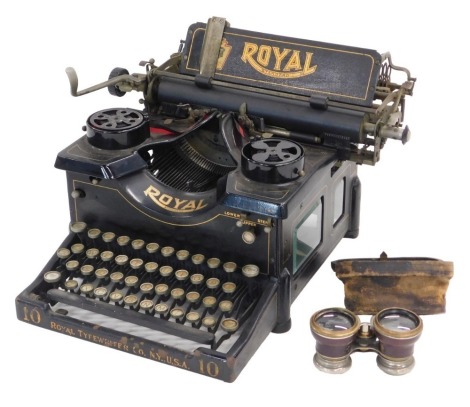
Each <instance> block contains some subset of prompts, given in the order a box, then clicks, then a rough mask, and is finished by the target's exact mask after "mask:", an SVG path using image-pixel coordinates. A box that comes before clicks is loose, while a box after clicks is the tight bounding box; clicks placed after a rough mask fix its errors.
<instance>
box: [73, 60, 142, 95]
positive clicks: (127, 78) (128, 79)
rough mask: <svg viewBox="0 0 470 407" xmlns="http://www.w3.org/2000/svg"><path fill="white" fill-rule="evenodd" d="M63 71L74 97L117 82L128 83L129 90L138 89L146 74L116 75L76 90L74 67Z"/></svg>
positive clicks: (76, 81) (76, 82)
mask: <svg viewBox="0 0 470 407" xmlns="http://www.w3.org/2000/svg"><path fill="white" fill-rule="evenodd" d="M65 73H66V74H67V76H68V78H69V82H70V93H71V94H72V96H74V97H77V96H82V95H86V94H87V93H91V92H95V91H97V90H100V89H103V88H107V87H108V86H115V85H117V84H119V83H123V84H126V85H129V86H130V89H129V90H132V89H136V90H138V88H139V87H140V86H141V85H142V84H143V83H144V82H145V80H146V75H140V74H133V75H120V76H116V77H115V78H112V79H109V80H107V81H105V82H101V83H99V84H97V85H94V86H91V87H89V88H86V89H83V90H81V91H78V76H77V72H76V71H75V69H73V68H72V67H68V68H66V69H65Z"/></svg>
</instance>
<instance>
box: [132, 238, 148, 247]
mask: <svg viewBox="0 0 470 407" xmlns="http://www.w3.org/2000/svg"><path fill="white" fill-rule="evenodd" d="M131 245H132V248H133V249H134V250H140V249H143V248H144V246H145V242H144V241H143V240H142V239H135V240H133V241H132V243H131Z"/></svg>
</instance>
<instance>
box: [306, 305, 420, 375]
mask: <svg viewBox="0 0 470 407" xmlns="http://www.w3.org/2000/svg"><path fill="white" fill-rule="evenodd" d="M310 330H311V331H312V335H313V337H314V338H315V340H316V353H315V356H314V358H313V362H314V364H315V366H316V367H317V368H318V369H319V370H321V371H323V372H327V373H344V372H346V371H347V370H348V369H349V368H350V367H351V363H352V362H351V353H353V352H376V353H377V365H378V366H379V368H380V369H382V370H383V371H384V372H385V373H388V374H391V375H403V374H406V373H408V372H410V371H411V370H412V369H413V367H414V363H415V361H414V357H413V350H414V344H415V342H416V341H417V340H418V339H419V337H420V335H421V332H422V331H423V321H422V320H421V318H420V317H419V316H418V315H417V314H415V313H414V312H412V311H409V310H406V309H403V308H387V309H384V310H382V311H380V312H379V313H377V314H376V315H374V316H373V317H372V319H371V322H370V323H367V322H366V323H361V320H360V319H359V317H358V316H357V315H355V314H353V313H352V312H351V311H349V310H347V309H344V308H327V309H323V310H321V311H318V312H316V313H315V314H313V315H312V317H311V319H310Z"/></svg>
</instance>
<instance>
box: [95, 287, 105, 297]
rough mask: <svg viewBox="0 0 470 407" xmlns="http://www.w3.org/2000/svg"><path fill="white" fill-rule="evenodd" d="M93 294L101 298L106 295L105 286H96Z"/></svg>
mask: <svg viewBox="0 0 470 407" xmlns="http://www.w3.org/2000/svg"><path fill="white" fill-rule="evenodd" d="M93 294H95V297H96V298H99V299H102V298H104V297H106V295H107V294H108V290H107V289H106V287H96V288H95V290H94V291H93Z"/></svg>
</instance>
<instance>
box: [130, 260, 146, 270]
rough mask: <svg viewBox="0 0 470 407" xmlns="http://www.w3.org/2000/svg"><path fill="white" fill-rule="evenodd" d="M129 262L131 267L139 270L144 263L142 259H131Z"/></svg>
mask: <svg viewBox="0 0 470 407" xmlns="http://www.w3.org/2000/svg"><path fill="white" fill-rule="evenodd" d="M129 264H130V265H131V268H132V269H134V270H139V269H140V268H141V267H142V266H143V265H144V261H143V260H142V259H132V260H131V261H130V263H129Z"/></svg>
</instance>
